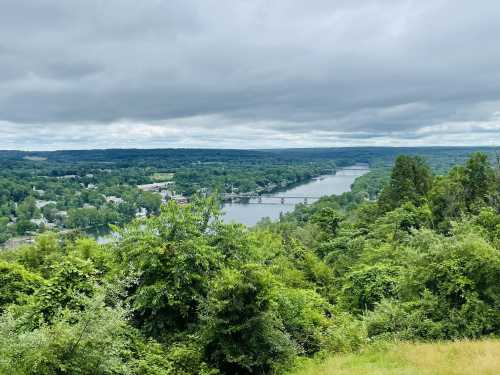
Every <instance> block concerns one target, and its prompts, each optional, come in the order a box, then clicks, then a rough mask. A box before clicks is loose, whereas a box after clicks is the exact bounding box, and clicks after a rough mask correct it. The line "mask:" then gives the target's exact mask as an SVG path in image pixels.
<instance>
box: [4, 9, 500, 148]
mask: <svg viewBox="0 0 500 375" xmlns="http://www.w3.org/2000/svg"><path fill="white" fill-rule="evenodd" d="M499 36H500V2H498V1H496V0H491V1H487V0H485V1H481V2H471V1H466V0H455V1H451V0H449V1H444V0H432V1H431V0H420V1H416V0H415V1H410V0H408V1H401V0H379V1H335V2H332V1H326V0H325V1H321V0H318V1H313V2H311V1H291V0H290V1H280V0H276V1H272V2H270V1H264V0H246V1H243V0H241V1H238V0H237V1H235V0H227V1H226V0H203V1H201V0H198V1H191V0H169V1H166V0H163V1H162V0H142V1H140V2H138V1H132V0H107V1H100V0H73V1H61V0H39V1H36V2H33V1H32V0H4V1H2V11H1V12H0V148H23V149H54V148H92V147H242V148H258V147H293V146H298V147H303V146H347V145H420V144H422V145H425V144H433V145H436V144H443V145H445V144H446V145H450V144H471V145H472V144H486V145H498V144H499V143H500V40H499Z"/></svg>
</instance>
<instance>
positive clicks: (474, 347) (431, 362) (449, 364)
mask: <svg viewBox="0 0 500 375" xmlns="http://www.w3.org/2000/svg"><path fill="white" fill-rule="evenodd" d="M313 374H314V375H327V374H328V375H329V374H335V375H365V374H366V375H368V374H370V375H382V374H383V375H391V374H394V375H395V374H398V375H399V374H405V375H458V374H460V375H490V374H491V375H493V374H495V375H497V374H500V340H486V341H460V342H452V343H433V344H411V343H400V344H397V345H390V346H388V347H386V348H372V349H369V350H367V351H365V352H362V353H358V354H346V355H338V356H334V357H331V358H329V359H327V360H326V361H324V362H322V363H321V364H317V363H315V364H308V365H306V366H305V367H304V368H302V369H300V370H298V371H296V372H294V373H293V375H313Z"/></svg>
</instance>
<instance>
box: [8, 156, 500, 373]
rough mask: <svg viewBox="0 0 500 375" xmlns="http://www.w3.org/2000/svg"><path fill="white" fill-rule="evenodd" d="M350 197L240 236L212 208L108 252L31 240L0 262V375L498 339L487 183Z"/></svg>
mask: <svg viewBox="0 0 500 375" xmlns="http://www.w3.org/2000/svg"><path fill="white" fill-rule="evenodd" d="M387 182H388V183H387V184H386V185H385V187H383V189H382V192H381V193H380V198H379V199H378V200H376V201H375V200H370V198H369V196H368V193H367V192H366V191H363V189H362V186H363V185H362V184H361V185H358V186H357V187H356V186H355V189H353V192H351V193H346V194H343V195H341V196H338V197H336V196H332V197H328V198H325V199H321V200H320V201H318V202H317V203H315V204H314V205H312V206H301V207H299V208H298V209H297V210H296V211H295V212H294V213H292V214H290V215H285V216H284V217H283V218H282V219H281V220H280V221H279V222H277V223H271V222H268V221H263V222H262V223H261V224H260V225H258V226H257V227H256V228H254V229H252V230H249V229H247V228H246V227H244V226H242V225H237V224H224V223H223V222H222V220H221V217H220V212H219V203H218V202H216V201H215V200H214V199H213V198H208V199H194V200H193V201H192V202H191V203H190V204H188V205H185V206H179V205H177V204H175V203H173V202H171V203H169V204H168V205H166V206H162V208H161V212H160V214H159V215H158V216H152V217H150V218H147V219H145V220H142V221H134V222H132V223H131V224H129V225H126V226H125V227H123V228H118V227H115V228H114V230H115V231H116V241H115V242H114V243H111V244H107V245H98V244H97V243H96V242H95V241H93V240H91V239H85V238H80V239H74V238H58V237H57V236H56V235H54V234H50V233H49V234H45V235H42V236H40V237H39V238H38V240H37V242H36V244H34V245H32V246H26V247H24V248H21V249H18V250H16V251H9V252H3V253H1V256H0V259H1V260H0V311H1V312H2V315H1V317H0V359H1V360H0V373H8V374H63V373H68V374H280V373H285V372H286V371H288V370H289V369H291V368H293V366H295V365H297V364H298V363H301V362H302V361H305V360H307V359H308V358H314V357H318V356H322V355H325V354H328V353H335V352H350V351H356V350H359V349H360V348H362V347H364V346H365V345H369V343H373V342H377V341H380V340H382V341H384V340H450V339H457V338H479V337H484V336H494V335H498V334H499V333H500V214H499V213H500V205H499V202H500V200H499V197H500V168H498V166H496V164H495V163H494V162H493V163H491V162H490V161H488V159H487V157H486V155H484V154H481V153H477V154H474V155H472V156H471V157H470V159H469V160H467V161H466V162H465V163H464V165H461V166H457V167H455V168H453V169H452V170H451V171H450V172H449V173H448V174H447V175H445V176H434V174H433V173H432V172H431V170H430V168H429V167H428V166H427V165H426V163H425V162H424V161H423V160H422V159H421V158H419V157H413V156H401V157H398V158H397V160H396V163H395V165H394V168H393V169H392V172H391V175H390V177H389V180H388V181H387Z"/></svg>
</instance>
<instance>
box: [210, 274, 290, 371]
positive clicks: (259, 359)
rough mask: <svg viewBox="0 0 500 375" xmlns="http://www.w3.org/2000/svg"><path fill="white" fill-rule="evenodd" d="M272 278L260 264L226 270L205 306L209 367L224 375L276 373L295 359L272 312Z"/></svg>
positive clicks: (214, 286)
mask: <svg viewBox="0 0 500 375" xmlns="http://www.w3.org/2000/svg"><path fill="white" fill-rule="evenodd" d="M272 286H273V281H272V278H271V275H270V274H269V273H268V272H266V271H265V270H263V269H262V268H260V267H259V266H256V265H246V266H244V267H243V268H242V269H241V270H224V272H222V274H221V275H220V277H218V278H217V279H216V280H215V281H214V282H213V283H211V288H210V293H209V295H208V300H207V303H206V307H205V319H204V320H205V334H204V335H205V340H206V347H205V358H206V362H207V363H208V364H210V365H212V366H214V367H216V368H218V369H219V370H220V371H221V372H222V373H224V374H271V373H274V371H275V370H276V369H277V368H280V367H286V366H287V365H289V361H290V359H291V358H292V356H293V355H294V348H293V345H292V342H291V341H290V340H289V338H288V337H287V335H286V333H285V330H284V327H283V326H282V324H281V322H280V320H279V319H278V317H277V316H276V313H275V312H274V311H273V304H272V299H271V294H272Z"/></svg>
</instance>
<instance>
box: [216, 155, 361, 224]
mask: <svg viewBox="0 0 500 375" xmlns="http://www.w3.org/2000/svg"><path fill="white" fill-rule="evenodd" d="M368 171H369V169H368V168H367V166H365V165H358V164H357V165H354V166H350V167H345V168H343V169H339V170H338V171H337V173H336V174H334V175H326V176H320V177H318V178H315V179H313V180H312V181H309V182H307V183H305V184H302V185H299V186H295V187H293V188H291V189H288V190H284V191H280V192H276V193H273V194H269V195H271V196H273V197H266V196H262V199H261V202H259V200H258V199H257V198H255V199H250V200H249V201H248V203H226V204H224V207H223V212H224V213H225V215H224V221H225V222H227V223H230V222H238V223H243V224H245V225H248V226H253V225H255V224H256V223H257V222H258V221H259V220H261V219H262V218H264V217H269V218H270V219H272V220H276V219H278V218H279V216H280V214H281V213H286V212H289V211H293V209H294V207H295V205H297V204H298V203H303V202H304V198H303V197H315V199H311V198H308V200H307V202H308V203H312V202H314V201H316V200H317V198H319V197H322V196H325V195H332V194H336V195H338V194H342V193H345V192H347V191H349V190H351V185H352V183H353V182H354V180H355V179H356V178H357V177H359V176H362V175H364V174H365V173H367V172H368ZM276 196H278V197H285V199H284V203H282V201H281V199H280V198H276ZM287 197H291V198H287Z"/></svg>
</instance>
